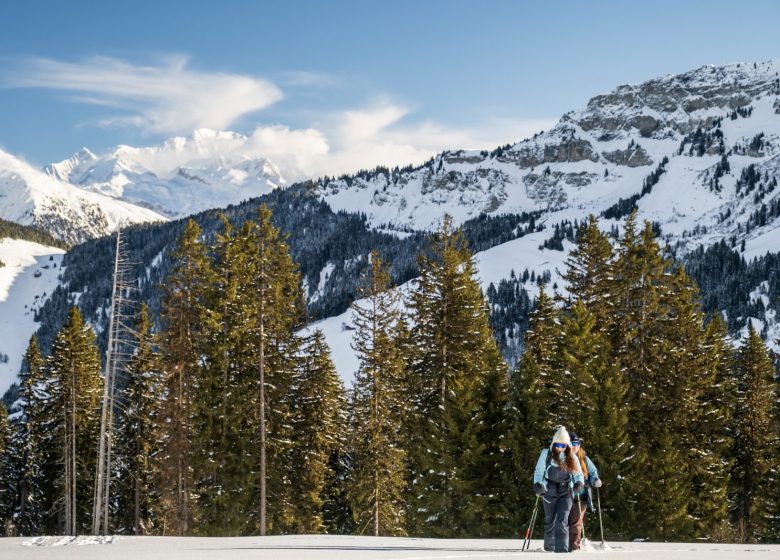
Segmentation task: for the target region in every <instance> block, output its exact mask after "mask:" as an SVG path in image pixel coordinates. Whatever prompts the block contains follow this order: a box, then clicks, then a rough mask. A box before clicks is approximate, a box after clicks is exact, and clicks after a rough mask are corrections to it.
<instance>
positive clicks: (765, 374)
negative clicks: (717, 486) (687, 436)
mask: <svg viewBox="0 0 780 560" xmlns="http://www.w3.org/2000/svg"><path fill="white" fill-rule="evenodd" d="M735 373H736V380H737V398H736V409H735V411H734V423H735V427H736V431H735V435H734V449H733V453H732V456H733V460H734V464H733V467H732V471H731V496H730V498H731V509H732V516H733V519H734V523H735V525H736V529H737V535H738V538H739V540H740V541H741V542H757V541H760V540H763V539H767V540H771V539H773V538H776V535H771V534H768V530H767V529H768V528H769V526H770V523H771V522H772V517H773V516H776V515H777V511H776V510H775V509H774V508H773V506H776V504H773V503H772V499H771V498H772V490H773V489H771V488H770V487H769V482H770V477H771V474H772V469H773V468H776V466H777V463H776V461H777V457H778V452H777V447H776V445H775V444H776V440H777V436H776V434H775V433H774V432H773V428H775V427H776V425H775V423H774V422H775V419H774V414H775V407H776V399H777V386H776V383H775V379H774V375H775V372H774V368H773V367H772V362H771V359H770V357H769V354H768V352H767V349H766V346H765V345H764V342H763V341H762V340H761V337H760V336H759V335H758V333H757V332H756V331H755V329H753V325H752V323H750V324H749V325H748V334H747V339H746V340H745V342H744V344H743V346H742V347H741V348H740V349H739V351H738V352H737V357H736V361H735Z"/></svg>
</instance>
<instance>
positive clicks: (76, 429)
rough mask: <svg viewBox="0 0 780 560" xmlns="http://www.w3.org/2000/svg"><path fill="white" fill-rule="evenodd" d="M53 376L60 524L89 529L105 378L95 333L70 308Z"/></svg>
mask: <svg viewBox="0 0 780 560" xmlns="http://www.w3.org/2000/svg"><path fill="white" fill-rule="evenodd" d="M46 375H47V376H48V377H49V379H50V380H51V385H50V391H51V393H50V395H49V398H50V399H51V411H52V412H53V413H54V416H53V418H52V419H50V421H52V423H53V426H52V427H53V428H54V430H53V432H52V434H53V441H52V443H53V445H54V449H56V450H57V452H58V453H59V456H58V459H57V466H58V472H57V473H56V487H57V494H58V496H59V498H60V500H61V501H60V502H59V503H58V505H59V512H60V528H61V531H62V532H63V533H64V534H66V535H76V534H78V533H80V532H82V531H86V530H88V529H89V527H90V526H91V525H90V516H91V513H92V498H93V495H92V492H93V490H94V482H95V480H94V475H95V463H96V460H97V458H96V456H95V455H96V450H97V437H98V429H99V419H98V402H99V400H100V390H101V385H102V379H101V377H100V358H99V356H98V350H97V346H96V345H95V335H94V333H93V331H92V329H91V328H90V327H88V326H85V325H84V321H83V319H82V317H81V313H80V312H79V310H78V309H77V308H76V307H72V308H71V309H70V312H69V313H68V320H67V322H66V323H65V325H64V326H63V327H62V330H60V332H59V334H58V335H57V338H56V339H55V340H54V344H53V345H52V354H51V357H50V358H49V359H48V360H47V363H46Z"/></svg>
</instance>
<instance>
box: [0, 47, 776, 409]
mask: <svg viewBox="0 0 780 560" xmlns="http://www.w3.org/2000/svg"><path fill="white" fill-rule="evenodd" d="M248 147H249V145H248V139H247V138H246V137H244V136H242V135H239V134H235V133H232V132H214V131H210V130H198V131H195V132H194V133H193V135H192V136H191V137H188V138H173V139H171V140H168V141H166V142H164V143H162V144H160V145H158V146H154V147H148V148H132V147H128V146H120V147H118V148H116V149H115V150H113V151H111V152H110V153H107V154H104V155H99V156H98V155H95V154H93V153H92V152H90V151H89V150H87V149H83V150H81V151H80V152H78V153H77V154H75V155H74V156H72V157H71V158H69V159H66V160H64V161H61V162H59V163H54V164H51V165H49V166H46V167H45V169H43V170H39V169H35V168H33V167H31V166H30V165H28V164H26V163H24V162H23V161H21V160H19V159H18V158H15V157H13V156H11V155H10V154H6V153H4V152H0V218H3V219H4V220H7V221H9V222H13V223H16V224H21V225H24V226H34V228H30V227H20V228H13V227H10V224H8V223H3V229H0V237H4V238H5V239H3V240H2V241H0V261H2V263H4V265H5V266H3V267H2V268H0V358H2V359H0V391H6V389H8V388H9V387H11V385H12V383H13V382H14V380H15V378H16V375H17V374H18V372H19V368H20V366H21V361H22V353H23V352H24V349H25V348H26V343H27V341H28V339H29V337H30V335H31V334H32V333H33V331H36V330H37V332H38V335H39V339H40V342H41V346H42V348H43V350H44V352H47V351H48V348H49V346H50V344H51V342H52V340H53V337H54V335H55V333H56V332H57V331H58V330H59V328H60V327H61V326H62V324H63V322H64V320H65V318H66V314H67V309H68V307H69V306H71V305H72V304H76V305H78V307H79V308H80V309H81V311H82V313H83V314H84V317H85V318H86V319H87V320H88V321H89V322H90V323H92V324H93V325H94V326H95V327H96V331H97V332H98V334H99V339H100V340H101V343H102V344H105V331H106V328H105V326H106V323H107V320H108V316H107V310H108V308H109V306H108V300H109V297H110V289H111V273H112V264H113V244H114V241H113V239H112V238H111V237H110V236H109V234H110V233H111V232H112V231H114V230H115V228H116V227H117V226H118V225H119V224H125V225H126V226H127V227H126V228H125V229H124V238H125V241H126V243H127V246H128V249H129V252H130V260H131V261H132V262H133V263H134V267H135V271H136V273H137V274H136V277H137V284H138V295H139V298H140V299H142V300H144V301H147V302H148V303H149V305H150V309H151V310H152V312H153V313H157V312H158V311H159V307H160V288H159V286H160V284H161V283H162V282H163V279H164V277H165V275H166V273H167V271H168V270H169V268H170V260H169V256H168V255H169V253H170V251H171V250H172V248H173V247H174V245H175V243H176V240H177V238H178V236H179V234H180V233H181V231H182V229H183V226H184V220H183V218H185V217H187V216H189V215H193V217H194V219H195V220H196V221H197V222H198V223H199V224H200V226H201V227H202V228H203V231H204V232H205V234H206V235H207V236H213V235H215V234H216V233H218V231H219V230H220V220H219V212H224V213H225V214H226V215H227V216H228V217H229V218H230V219H231V221H233V222H234V223H239V224H240V223H241V222H242V221H243V220H245V219H247V218H250V217H252V216H254V215H255V214H256V212H257V209H258V207H259V206H260V204H261V203H263V202H265V203H266V204H268V206H269V207H270V208H271V210H272V211H273V216H274V221H275V223H276V225H277V226H278V227H280V228H281V229H282V230H283V231H284V232H285V233H286V234H287V235H288V236H289V237H288V244H289V246H290V250H291V253H292V256H293V258H294V259H295V260H296V262H297V263H298V264H299V265H300V267H301V272H302V276H303V278H304V283H305V288H306V294H307V296H308V310H309V316H310V320H311V322H312V325H316V326H319V327H320V328H322V329H323V331H324V332H325V335H326V338H327V340H328V343H329V346H330V347H331V349H332V352H333V358H334V361H335V363H336V366H337V368H338V370H339V373H340V374H341V376H342V377H343V378H344V379H345V380H351V379H352V375H353V373H354V370H355V367H356V360H355V358H354V355H353V352H352V350H351V349H350V339H351V336H352V330H351V328H350V323H351V317H350V313H351V312H350V311H349V306H350V304H351V303H352V302H353V301H354V299H355V298H356V293H357V285H358V279H359V277H360V275H361V273H362V272H363V271H364V270H365V269H366V267H367V266H368V264H369V263H368V255H369V253H370V252H371V250H373V249H376V250H378V251H379V252H380V253H382V255H383V256H384V258H385V259H386V260H387V261H388V262H390V263H392V276H393V282H394V283H395V284H396V285H398V286H402V289H403V284H404V283H406V282H409V281H411V280H412V279H413V278H414V277H415V276H416V273H417V262H416V255H417V253H418V251H419V250H420V249H421V248H422V247H423V246H424V244H425V242H426V238H427V236H428V234H429V232H430V231H432V230H433V229H435V228H436V227H437V225H438V224H439V223H440V221H441V219H442V217H443V216H444V214H445V213H448V214H450V215H451V216H453V219H454V221H455V223H456V224H459V225H462V226H463V228H464V231H465V234H466V237H467V239H468V241H469V244H470V246H471V248H472V250H474V251H475V252H476V253H477V254H476V261H477V266H478V270H479V273H480V278H481V282H482V286H483V291H484V293H485V294H486V297H487V298H488V300H489V303H490V308H491V314H492V316H491V319H492V323H493V327H494V332H495V333H496V337H497V338H498V340H499V344H500V347H501V349H502V351H503V353H504V356H505V358H506V359H507V360H508V361H510V362H514V361H515V360H516V359H517V357H518V355H519V353H520V351H521V350H522V348H521V344H522V339H523V333H524V332H525V329H526V328H527V324H528V313H529V311H530V310H531V309H532V308H533V305H534V303H533V302H534V298H535V297H536V294H537V293H538V285H539V284H540V283H542V282H546V283H547V284H548V285H549V286H550V288H551V289H554V290H556V291H558V292H563V290H564V285H563V282H562V281H561V279H560V273H561V272H562V270H563V268H564V266H563V265H564V261H565V258H566V255H567V252H568V250H569V249H570V248H571V247H572V242H573V240H574V238H575V236H576V231H577V228H578V226H579V224H581V223H582V222H583V220H585V219H586V218H587V216H589V215H591V214H593V215H596V216H598V217H599V219H600V225H601V227H602V229H603V230H604V231H606V232H609V233H611V234H615V235H616V234H617V233H618V231H619V229H620V228H621V226H622V224H623V221H624V220H625V219H626V217H627V216H628V215H629V214H630V213H631V212H632V211H634V210H636V212H637V215H638V218H639V219H641V220H649V221H651V222H652V223H653V224H654V226H655V228H656V230H657V231H658V232H659V234H660V236H661V239H662V241H663V242H664V243H665V244H666V245H667V247H668V251H669V252H670V253H672V254H674V255H675V256H676V258H677V259H679V260H680V261H681V262H683V263H684V265H685V266H686V268H687V269H688V272H689V273H690V274H691V275H692V276H693V277H694V278H695V279H696V281H697V282H698V284H699V286H700V289H701V292H702V298H703V303H704V307H705V310H706V311H708V312H710V313H721V314H722V315H723V317H724V319H725V320H726V322H727V324H728V327H729V330H730V332H731V333H732V335H737V334H738V333H739V332H740V331H741V330H742V329H745V328H746V323H747V321H748V319H752V320H753V325H754V326H755V327H756V330H758V331H760V332H761V334H762V337H763V338H765V339H766V340H767V341H768V342H769V343H770V344H773V345H775V346H774V347H775V348H777V342H776V340H777V338H778V337H779V336H780V324H779V323H778V321H777V310H778V307H779V306H780V253H779V252H778V251H780V189H778V188H777V183H778V179H780V60H778V61H771V62H761V63H747V64H746V63H742V64H732V65H727V66H704V67H701V68H698V69H696V70H692V71H690V72H687V73H685V74H681V75H675V76H665V77H661V78H657V79H653V80H650V81H647V82H644V83H641V84H638V85H622V86H619V87H617V88H616V89H614V90H613V91H611V92H609V93H606V94H604V95H599V96H596V97H594V98H593V99H591V100H590V101H588V102H587V104H586V106H585V108H584V109H582V110H579V111H572V112H570V113H567V114H565V115H564V116H563V117H561V119H560V120H559V121H558V123H557V124H556V125H555V126H554V127H553V128H551V129H550V130H548V131H544V132H540V133H539V134H537V135H535V136H534V137H532V138H528V139H524V140H522V141H519V142H517V143H516V144H512V145H506V146H500V147H496V148H495V149H493V150H492V151H465V150H456V151H446V152H443V153H441V154H438V155H436V156H435V157H433V158H432V159H431V160H429V161H427V162H425V163H424V164H422V165H419V166H410V167H406V168H393V169H389V168H383V167H377V168H376V169H373V170H370V171H361V172H358V173H355V174H353V175H347V176H342V177H339V178H319V179H316V178H307V179H303V180H299V181H298V182H292V181H294V180H296V179H299V178H300V175H299V173H298V172H297V171H296V170H292V169H283V168H280V167H279V166H277V165H275V164H274V163H273V162H272V161H269V160H268V159H266V158H264V157H262V155H260V154H255V155H252V153H251V150H249V149H248ZM218 208H222V210H217V209H218ZM46 236H51V237H50V239H52V242H53V239H58V240H60V241H63V242H66V243H68V244H69V245H70V248H69V249H68V250H67V252H65V253H64V254H63V250H62V249H61V248H58V247H51V246H50V245H47V243H46V239H45V238H46ZM12 398H13V391H11V393H9V394H7V395H6V399H12Z"/></svg>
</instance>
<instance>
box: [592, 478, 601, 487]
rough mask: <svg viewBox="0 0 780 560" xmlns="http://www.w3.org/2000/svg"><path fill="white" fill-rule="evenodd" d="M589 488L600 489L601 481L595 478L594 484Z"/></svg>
mask: <svg viewBox="0 0 780 560" xmlns="http://www.w3.org/2000/svg"><path fill="white" fill-rule="evenodd" d="M591 486H593V488H601V479H600V478H597V479H596V482H594V483H593V484H592V485H591Z"/></svg>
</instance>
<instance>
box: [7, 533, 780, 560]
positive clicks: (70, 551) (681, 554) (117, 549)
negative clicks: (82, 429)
mask: <svg viewBox="0 0 780 560" xmlns="http://www.w3.org/2000/svg"><path fill="white" fill-rule="evenodd" d="M521 547H522V541H521V540H492V539H484V540H483V539H472V540H466V539H407V538H403V539H402V538H384V537H380V538H372V537H342V536H296V537H264V538H261V537H241V538H175V537H116V538H112V537H102V538H100V539H98V540H96V538H95V537H79V538H77V539H75V540H71V539H70V538H67V537H47V538H37V539H26V538H13V539H0V558H4V559H5V558H8V559H9V560H10V559H18V560H24V559H28V558H35V559H38V558H57V559H70V558H74V559H79V560H82V559H83V560H90V559H93V558H94V559H101V560H103V559H104V558H111V559H112V560H124V559H142V560H156V559H158V558H159V559H164V560H179V559H180V558H181V559H184V558H186V559H187V560H201V559H202V560H210V559H215V560H216V559H219V560H232V559H244V558H247V559H249V558H251V559H253V560H330V559H333V560H428V559H440V558H446V559H461V558H462V559H470V558H481V559H490V558H540V557H543V556H545V555H546V553H544V552H541V551H540V547H541V541H533V543H532V550H531V552H522V551H521ZM576 554H577V555H599V556H606V557H609V558H613V559H615V560H618V559H623V558H638V559H641V560H673V559H675V558H684V559H691V560H696V559H707V560H709V559H724V560H725V559H734V560H742V559H745V560H753V559H761V558H767V559H768V558H773V559H777V558H780V545H730V544H699V543H611V544H610V548H609V549H608V550H601V549H600V546H593V547H592V549H591V550H587V551H585V550H583V551H580V552H577V553H576Z"/></svg>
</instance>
